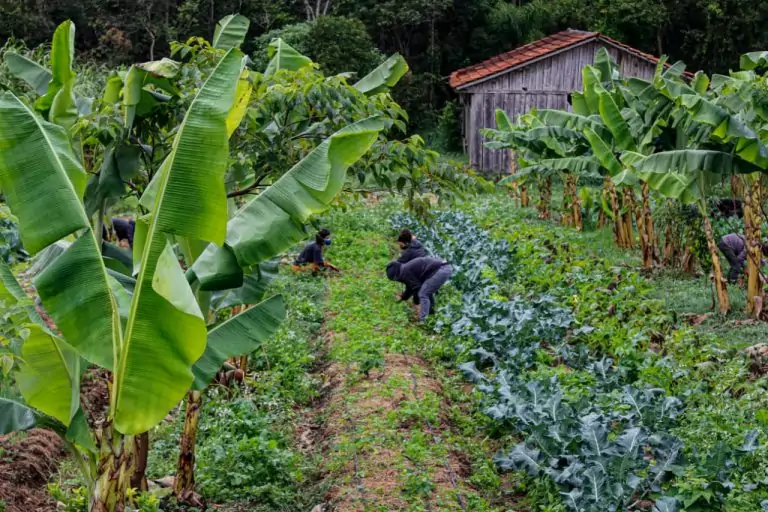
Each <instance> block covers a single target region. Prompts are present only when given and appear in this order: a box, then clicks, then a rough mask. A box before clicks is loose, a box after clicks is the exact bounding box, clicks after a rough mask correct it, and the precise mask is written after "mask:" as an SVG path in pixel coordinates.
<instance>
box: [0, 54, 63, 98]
mask: <svg viewBox="0 0 768 512" xmlns="http://www.w3.org/2000/svg"><path fill="white" fill-rule="evenodd" d="M5 63H6V65H7V66H8V71H10V72H11V74H13V76H15V77H16V78H19V79H20V80H23V81H24V82H26V83H27V85H29V86H30V87H32V89H34V90H35V92H36V93H37V94H39V95H40V96H43V95H44V94H45V93H46V92H47V91H48V84H50V83H51V79H52V78H53V75H52V74H51V72H50V71H48V70H47V69H46V68H44V67H43V66H41V65H40V64H38V63H37V62H35V61H33V60H32V59H28V58H26V57H24V56H23V55H19V54H18V53H16V52H6V54H5Z"/></svg>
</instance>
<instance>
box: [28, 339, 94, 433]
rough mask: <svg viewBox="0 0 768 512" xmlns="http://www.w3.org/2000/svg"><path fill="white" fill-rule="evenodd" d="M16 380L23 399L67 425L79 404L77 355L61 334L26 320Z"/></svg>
mask: <svg viewBox="0 0 768 512" xmlns="http://www.w3.org/2000/svg"><path fill="white" fill-rule="evenodd" d="M27 328H28V329H29V332H30V334H29V336H28V337H27V339H26V340H25V341H24V345H23V346H22V349H21V355H22V359H23V363H22V364H21V367H20V370H19V372H18V373H17V374H16V383H17V385H18V387H19V391H21V395H22V396H23V397H24V400H25V401H26V402H27V403H28V404H29V405H31V406H32V407H34V408H35V409H37V410H38V411H41V412H43V413H44V414H47V415H49V416H52V417H54V418H56V419H57V420H59V421H60V422H62V423H63V424H64V425H69V424H70V422H71V421H72V418H73V417H74V416H75V414H76V413H77V410H78V409H79V408H80V356H79V355H78V354H77V352H76V351H75V350H74V349H73V348H72V347H71V346H69V345H68V344H67V343H65V342H64V340H62V339H61V338H59V337H57V336H55V335H53V334H50V333H48V332H46V331H45V330H44V329H43V327H41V326H39V325H34V324H29V325H28V326H27Z"/></svg>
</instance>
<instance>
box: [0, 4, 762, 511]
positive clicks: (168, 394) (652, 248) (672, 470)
mask: <svg viewBox="0 0 768 512" xmlns="http://www.w3.org/2000/svg"><path fill="white" fill-rule="evenodd" d="M247 28H248V20H247V19H246V18H244V17H242V16H237V15H233V16H228V17H227V18H224V19H222V20H221V21H220V22H219V24H218V26H217V29H216V33H215V36H214V38H213V40H212V41H211V42H207V41H205V40H203V39H200V38H192V39H190V40H188V41H186V42H183V43H182V42H179V43H175V44H174V45H173V46H172V55H170V56H169V57H167V58H163V59H161V60H157V61H152V62H146V63H141V64H135V65H132V66H129V67H127V68H120V69H115V70H103V69H92V68H88V67H80V66H78V65H77V64H76V63H75V54H74V43H73V41H74V31H75V27H74V25H73V24H72V23H71V22H65V23H63V24H62V25H60V26H59V28H58V29H57V30H56V33H55V34H54V36H53V40H52V44H51V45H50V48H49V49H47V50H46V49H42V50H40V49H38V50H28V49H26V48H24V47H23V46H21V45H15V43H14V45H7V46H6V47H4V48H3V50H2V54H1V57H2V65H1V66H0V91H2V92H0V190H2V193H3V198H4V201H5V203H6V204H7V207H6V206H3V211H2V216H3V219H2V223H3V231H2V232H0V237H1V238H3V239H4V241H5V243H4V244H3V245H2V248H3V250H2V257H3V261H4V263H5V264H4V265H2V266H0V301H2V304H1V305H2V320H1V321H0V336H1V337H0V370H2V373H0V511H8V512H16V511H22V510H56V509H63V510H68V511H97V512H101V511H115V510H117V511H124V510H136V511H141V512H150V511H156V510H231V511H235V510H265V511H266V510H286V511H288V510H290V511H298V510H312V511H314V512H318V511H323V510H325V511H328V510H339V511H346V510H349V511H352V510H413V511H417V510H419V511H421V510H424V511H429V510H457V511H458V510H463V511H468V510H475V511H502V510H536V511H550V512H554V511H590V512H591V511H594V512H597V511H601V512H602V511H612V510H616V511H619V510H627V511H631V510H653V511H655V512H667V511H683V510H690V511H709V510H711V511H732V512H736V511H738V512H742V511H743V512H747V511H758V510H768V465H767V464H766V460H768V459H767V458H766V456H767V455H768V453H766V450H767V449H766V444H765V443H766V434H768V432H766V429H767V428H768V399H766V393H765V389H764V388H765V382H766V381H765V376H764V375H765V373H766V364H768V363H767V362H766V361H768V355H766V354H768V351H766V352H763V351H761V350H762V349H760V347H756V348H753V349H751V350H750V351H749V353H744V352H743V351H742V350H741V349H743V348H744V346H745V345H746V344H747V343H745V341H747V340H746V339H745V337H741V336H740V334H739V329H742V326H745V327H744V328H751V329H754V332H755V333H756V334H755V336H758V337H759V336H760V335H761V334H762V333H763V331H762V330H761V329H762V327H761V326H762V324H761V323H760V321H761V320H762V319H763V306H762V305H763V301H764V297H763V292H762V290H763V286H762V284H761V277H762V274H761V271H760V265H761V253H760V244H761V242H762V240H761V232H762V231H761V226H762V224H763V223H764V221H765V219H764V216H763V203H764V199H763V187H764V184H763V171H764V170H765V169H766V167H768V150H767V149H766V148H765V146H764V142H763V139H762V135H763V132H764V127H763V124H764V121H766V120H768V114H765V108H763V107H764V100H763V94H762V92H763V90H764V80H765V79H764V77H763V76H762V75H759V74H757V72H756V71H755V70H757V69H760V68H763V67H766V65H767V64H766V63H767V62H768V61H767V60H766V56H765V55H764V54H763V53H754V54H749V55H746V56H745V57H744V58H743V59H742V68H743V69H742V70H741V71H739V72H734V73H732V74H731V75H730V76H719V75H718V76H713V77H712V79H711V80H710V79H709V78H708V77H706V76H704V75H703V74H701V73H698V74H696V75H690V74H687V73H685V72H684V67H683V66H682V65H681V64H675V65H673V66H666V65H665V62H664V61H662V62H661V63H660V65H659V67H658V69H657V72H656V75H655V77H654V78H653V80H651V81H642V80H639V79H635V78H623V77H620V76H619V75H618V72H617V68H616V65H615V64H614V63H613V62H611V60H610V58H609V57H608V55H607V53H605V52H599V53H598V54H597V56H596V59H595V65H594V66H588V67H587V68H585V69H584V71H583V79H584V89H583V91H580V92H577V93H574V95H573V101H572V105H573V112H561V111H548V110H540V111H532V112H531V113H529V114H528V115H526V116H523V117H522V118H521V119H520V120H517V121H515V122H513V121H512V120H510V119H508V118H507V116H506V115H504V113H503V112H500V113H499V114H498V116H497V123H498V129H497V130H491V131H489V132H488V134H487V135H488V138H489V140H490V141H489V145H491V146H492V147H495V148H498V149H501V150H505V151H506V150H509V151H514V152H515V154H516V156H517V159H518V162H519V166H518V168H517V169H516V170H515V173H514V175H512V176H510V177H509V178H507V179H506V180H505V182H506V185H502V186H506V187H507V189H506V191H507V192H508V193H493V189H494V187H493V186H492V185H490V184H489V183H488V182H486V181H485V180H484V179H483V178H481V177H479V176H476V175H475V174H474V173H473V172H472V170H471V169H469V168H467V166H465V165H463V164H461V163H457V162H452V161H447V160H445V159H444V158H442V157H441V156H440V155H439V154H438V153H437V152H435V151H434V150H432V149H430V148H429V147H427V146H426V144H425V142H424V140H423V139H421V138H420V137H419V136H418V135H410V134H409V132H408V127H407V121H408V116H407V113H406V112H405V111H404V110H403V109H402V108H401V107H400V106H399V105H398V104H397V103H396V102H395V101H394V100H393V99H392V97H391V96H390V95H389V90H390V89H391V88H392V87H394V86H396V84H397V82H398V81H399V79H400V78H401V77H402V76H404V75H405V74H406V73H407V71H408V67H407V64H406V63H405V61H404V60H403V59H402V58H401V57H400V56H398V55H394V56H392V57H390V58H388V59H386V60H384V61H383V62H381V64H380V66H379V67H377V68H376V69H375V70H374V71H373V72H371V73H370V74H367V75H366V76H363V77H355V76H354V73H353V72H354V70H350V73H343V74H340V75H333V76H326V75H325V74H323V72H322V71H321V70H320V69H319V68H318V66H317V65H315V64H314V63H313V62H312V61H311V60H310V59H309V58H307V57H305V56H304V55H301V54H300V53H299V52H297V51H296V50H295V49H294V48H292V47H291V46H290V45H288V44H286V43H285V42H284V41H282V40H280V39H276V40H274V41H273V42H272V43H271V44H270V50H269V62H268V65H267V66H266V68H265V69H260V70H255V69H252V67H253V63H252V61H251V60H250V58H249V57H248V56H246V55H245V54H244V53H243V52H241V51H240V49H239V48H240V46H241V45H242V44H243V38H244V37H245V33H246V31H247ZM579 180H582V185H586V186H582V187H581V188H580V187H579ZM534 188H537V189H538V192H539V193H538V196H539V197H538V198H536V200H535V201H532V199H533V198H532V195H533V192H534ZM725 191H727V192H725ZM725 193H727V194H729V195H730V196H732V197H730V198H729V199H731V200H733V199H734V198H741V199H743V210H744V217H743V219H744V220H743V229H744V230H745V234H746V238H747V244H748V248H749V258H748V271H747V273H748V276H747V280H746V291H745V293H744V295H745V299H743V300H744V304H745V308H746V312H745V314H744V315H745V316H746V317H748V318H743V317H741V316H739V317H738V319H737V320H733V316H734V313H733V312H731V313H730V314H731V319H729V318H728V317H727V316H726V315H728V314H729V311H730V310H731V309H732V308H731V300H732V299H731V297H732V295H733V294H734V293H738V292H737V291H736V290H734V288H736V287H733V286H732V287H731V290H730V293H731V295H729V290H728V288H727V287H726V282H725V279H724V277H723V271H722V265H721V263H720V258H719V256H718V250H717V246H716V243H717V239H718V238H717V237H718V236H719V235H721V234H724V233H725V232H727V231H725V230H731V229H734V228H735V229H736V230H739V229H741V228H740V226H739V224H740V221H739V220H738V219H736V220H734V219H729V218H720V217H717V216H713V215H712V211H713V204H714V205H715V206H716V205H720V206H722V204H724V202H723V201H722V196H723V195H724V194H725ZM560 194H562V208H559V209H558V208H557V207H553V206H552V202H553V197H554V196H559V195H560ZM467 198H469V199H470V200H468V201H464V200H465V199H467ZM532 202H535V203H536V205H535V206H536V209H537V211H536V212H534V211H533V210H532V209H531V208H529V207H530V206H532V204H531V203H532ZM690 205H695V208H693V209H691V208H690ZM124 215H127V216H130V217H132V218H134V219H135V222H136V224H135V226H136V228H135V233H134V235H133V238H132V240H131V248H130V250H126V249H125V248H124V247H120V246H119V245H118V244H115V243H113V242H112V241H109V240H106V241H105V240H103V236H102V234H101V233H102V232H105V233H106V234H107V237H109V234H110V230H108V229H107V227H108V225H109V224H110V218H113V216H124ZM681 219H684V221H682V222H681ZM556 220H557V221H559V223H560V224H561V225H560V226H558V225H555V221H556ZM681 224H684V225H683V226H681ZM319 226H323V227H328V228H329V229H330V230H331V232H332V233H333V234H334V235H333V236H334V244H333V246H332V247H331V248H330V249H328V250H329V254H330V257H332V258H333V260H334V262H336V264H337V265H338V266H339V267H341V268H342V272H341V273H340V274H339V275H323V276H322V277H321V276H312V275H309V274H303V273H292V272H290V270H289V267H290V265H289V264H287V263H288V262H289V260H288V258H289V257H290V256H291V255H292V254H294V253H295V252H297V249H300V247H298V245H297V244H299V243H300V242H302V241H304V240H305V239H306V238H307V237H308V236H309V235H310V233H311V230H312V229H314V228H315V227H319ZM402 228H409V229H411V230H412V231H413V232H414V234H415V235H416V236H417V237H418V239H419V240H420V241H421V242H422V243H423V244H424V246H425V247H426V248H427V249H428V250H429V251H430V253H431V254H432V255H434V256H436V257H439V258H443V259H445V260H446V261H449V262H450V263H451V264H452V265H453V268H454V275H453V277H452V279H451V281H450V284H449V285H447V286H446V287H445V288H444V289H443V290H442V291H441V292H440V294H439V295H438V297H437V305H438V309H437V314H436V315H435V317H434V319H430V320H429V321H428V322H427V323H426V324H425V325H423V326H417V325H416V324H414V323H413V322H412V320H413V314H412V313H413V312H412V311H410V310H409V308H408V307H407V306H405V305H403V304H401V303H398V302H396V301H395V298H394V297H395V293H396V291H398V286H396V285H394V284H393V283H390V282H388V281H386V278H385V275H384V267H385V265H386V264H387V262H388V261H389V260H391V259H393V257H395V256H396V253H397V251H396V247H395V246H394V243H393V241H394V239H395V234H396V232H397V231H399V230H400V229H402ZM606 233H610V236H611V239H612V243H615V245H616V246H617V247H616V248H613V249H611V250H599V251H598V250H595V248H596V246H597V241H599V240H600V237H604V235H605V234H606ZM636 246H637V247H636ZM635 248H637V249H639V253H635V252H633V249H635ZM662 267H664V269H662ZM671 268H674V269H677V270H679V271H680V272H675V273H671V272H670V269H671ZM699 269H703V270H704V271H705V276H704V277H705V278H706V274H707V273H708V272H709V271H710V269H711V272H712V281H711V283H712V284H711V286H712V289H713V292H712V293H713V297H714V299H716V300H713V308H714V306H715V305H716V306H717V309H718V312H719V313H718V314H717V315H713V316H711V318H710V317H708V316H707V315H709V313H707V312H706V309H708V306H709V304H708V303H707V301H706V300H704V301H703V303H702V304H704V305H703V306H702V304H699V305H698V306H697V308H694V309H692V310H685V309H681V306H679V305H677V306H676V305H675V304H674V300H671V299H670V298H669V297H665V294H664V291H663V289H662V281H661V280H662V279H669V280H671V284H670V285H668V286H669V288H670V289H672V288H681V289H683V290H684V291H687V292H691V293H693V292H692V290H698V292H696V293H703V294H705V295H706V293H707V289H708V288H707V285H704V286H702V285H701V282H697V281H696V280H695V278H692V277H690V276H687V275H686V274H685V273H686V272H690V273H694V272H696V271H697V270H699ZM659 290H662V292H661V293H660V292H659ZM715 302H716V304H715ZM685 307H687V306H682V308H685ZM680 313H693V314H694V315H693V318H692V321H690V322H685V321H684V318H683V316H682V315H680ZM702 320H704V321H702ZM713 322H714V323H719V324H722V325H720V326H718V327H717V328H712V323H713ZM728 322H731V323H728ZM733 322H737V323H735V324H734V323H733ZM734 325H736V326H737V328H734V327H733V326H734ZM723 326H725V327H723ZM41 454H42V455H41Z"/></svg>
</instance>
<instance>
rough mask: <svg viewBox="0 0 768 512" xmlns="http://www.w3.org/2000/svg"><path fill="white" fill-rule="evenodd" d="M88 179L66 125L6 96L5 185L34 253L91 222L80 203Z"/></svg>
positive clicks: (1, 134)
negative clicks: (47, 119)
mask: <svg viewBox="0 0 768 512" xmlns="http://www.w3.org/2000/svg"><path fill="white" fill-rule="evenodd" d="M85 180H86V173H85V171H84V170H83V167H82V166H81V164H80V161H79V160H78V159H77V157H76V156H75V154H74V151H73V150H72V146H71V144H70V141H69V138H68V136H67V133H66V132H65V131H64V129H62V128H61V127H59V126H56V125H53V124H51V123H47V122H45V121H43V120H42V119H40V118H39V117H38V116H37V115H36V114H35V113H34V112H32V110H30V109H29V107H27V106H26V105H25V104H24V103H23V102H21V100H19V99H18V98H17V97H16V96H14V95H13V94H12V93H10V92H6V93H2V94H0V187H1V188H2V190H3V193H4V194H5V196H6V200H7V201H8V205H9V206H10V207H11V210H13V213H14V214H15V215H16V216H17V217H18V219H19V231H20V234H21V240H22V242H23V243H24V247H25V248H26V249H27V250H28V251H29V252H30V253H31V254H36V253H37V252H39V251H40V250H41V249H43V248H45V247H46V246H48V245H50V244H52V243H53V242H55V241H57V240H59V239H60V238H64V237H65V236H67V235H69V234H70V233H73V232H74V231H76V230H78V229H82V228H85V227H87V226H88V218H87V217H86V215H85V212H84V211H83V209H82V207H80V206H79V205H80V201H81V199H80V198H81V197H82V195H83V190H84V188H85ZM53 212H55V215H54V214H53Z"/></svg>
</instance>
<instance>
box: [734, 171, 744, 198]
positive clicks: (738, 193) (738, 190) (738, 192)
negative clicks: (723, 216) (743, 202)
mask: <svg viewBox="0 0 768 512" xmlns="http://www.w3.org/2000/svg"><path fill="white" fill-rule="evenodd" d="M744 194H745V192H744V190H743V187H742V186H741V182H740V181H739V177H738V176H737V175H735V174H734V175H732V176H731V197H734V198H737V197H742V196H744ZM744 198H745V199H746V196H744Z"/></svg>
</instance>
